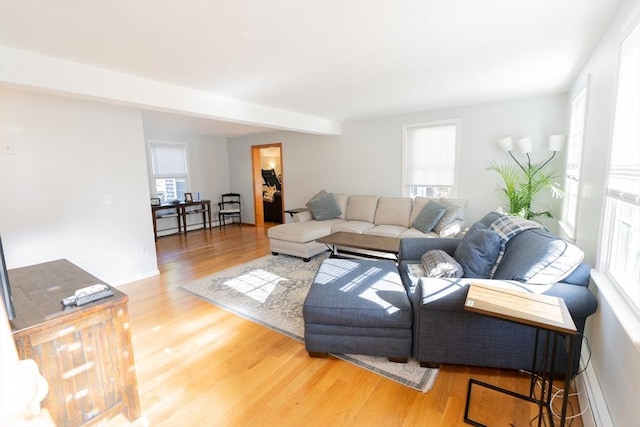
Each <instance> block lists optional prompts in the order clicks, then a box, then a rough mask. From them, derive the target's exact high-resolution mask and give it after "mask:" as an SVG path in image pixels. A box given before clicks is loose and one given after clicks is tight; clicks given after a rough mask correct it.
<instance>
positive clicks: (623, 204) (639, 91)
mask: <svg viewBox="0 0 640 427" xmlns="http://www.w3.org/2000/svg"><path fill="white" fill-rule="evenodd" d="M639 40H640V25H639V24H638V21H637V19H636V20H635V21H634V24H633V26H632V28H631V31H629V32H627V33H626V35H625V37H624V38H623V40H622V43H621V45H620V63H619V70H618V90H617V95H616V104H615V114H614V122H613V135H612V138H611V153H610V156H609V172H608V176H607V187H606V192H605V209H604V217H603V226H602V232H603V234H602V240H601V242H602V244H601V245H600V246H601V253H600V265H599V266H600V269H601V270H602V271H603V272H604V273H605V274H606V275H607V276H608V277H609V279H611V280H612V281H613V282H614V283H615V284H617V285H618V286H619V287H620V288H621V289H622V290H623V291H624V294H625V295H626V296H627V297H628V298H629V299H630V300H631V301H632V302H633V304H634V305H635V307H636V308H640V121H639V120H638V117H640V79H638V76H639V75H640V43H639Z"/></svg>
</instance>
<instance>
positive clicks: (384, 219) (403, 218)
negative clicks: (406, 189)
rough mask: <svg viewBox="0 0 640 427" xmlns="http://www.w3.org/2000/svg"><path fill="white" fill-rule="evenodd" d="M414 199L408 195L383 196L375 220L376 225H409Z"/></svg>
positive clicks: (406, 226) (379, 201)
mask: <svg viewBox="0 0 640 427" xmlns="http://www.w3.org/2000/svg"><path fill="white" fill-rule="evenodd" d="M412 205H413V201H412V200H411V199H410V198H408V197H402V198H400V197H381V198H379V199H378V207H377V208H376V215H375V218H374V220H373V223H374V224H375V225H401V226H403V227H405V228H408V227H409V217H410V216H411V206H412Z"/></svg>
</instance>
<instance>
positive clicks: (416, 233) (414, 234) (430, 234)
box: [398, 228, 439, 238]
mask: <svg viewBox="0 0 640 427" xmlns="http://www.w3.org/2000/svg"><path fill="white" fill-rule="evenodd" d="M398 237H400V238H403V237H420V238H423V237H439V236H438V235H437V234H436V233H434V232H433V231H430V232H428V233H423V232H422V231H420V230H418V229H416V228H409V229H407V230H406V231H403V232H402V233H401V234H400V235H399V236H398Z"/></svg>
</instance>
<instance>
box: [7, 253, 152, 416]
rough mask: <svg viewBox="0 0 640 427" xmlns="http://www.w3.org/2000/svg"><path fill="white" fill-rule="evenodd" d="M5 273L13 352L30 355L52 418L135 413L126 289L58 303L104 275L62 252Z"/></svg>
mask: <svg viewBox="0 0 640 427" xmlns="http://www.w3.org/2000/svg"><path fill="white" fill-rule="evenodd" d="M8 273H9V280H10V282H11V290H12V293H13V298H14V304H15V308H16V318H15V319H14V320H12V321H11V327H12V329H13V338H14V340H15V342H16V347H17V350H18V356H19V357H20V358H21V359H33V360H35V362H36V364H37V365H38V368H39V370H40V374H41V375H42V376H43V377H45V379H46V380H47V382H48V383H49V393H48V394H47V396H46V397H45V399H44V400H43V402H42V403H43V406H44V407H45V408H46V409H47V410H48V411H49V413H50V414H51V417H52V418H53V420H54V421H55V423H56V425H57V426H58V427H63V426H70V427H71V426H73V427H78V426H88V425H93V424H95V423H96V422H97V421H99V420H106V419H110V418H111V417H113V416H115V415H117V414H120V413H121V414H123V415H124V416H126V417H127V419H128V420H129V421H133V420H135V419H137V418H139V417H140V415H141V410H140V403H139V401H138V387H137V380H136V370H135V362H134V358H133V347H132V345H131V333H130V330H129V315H128V311H127V302H128V300H129V298H128V297H127V295H125V294H124V293H122V292H120V291H119V290H117V289H116V288H112V290H113V293H114V295H113V296H111V297H107V298H104V299H101V300H98V301H94V302H92V303H89V304H86V305H83V306H80V307H75V306H73V307H63V306H62V304H61V303H60V300H61V299H62V298H64V297H67V296H70V295H73V293H74V291H75V290H76V289H79V288H82V287H85V286H88V285H93V284H96V283H104V282H102V281H101V280H100V279H97V278H96V277H94V276H92V275H91V274H89V273H87V272H86V271H84V270H82V269H80V268H79V267H77V266H75V265H73V264H72V263H70V262H69V261H67V260H58V261H52V262H47V263H43V264H37V265H33V266H29V267H22V268H16V269H12V270H9V272H8Z"/></svg>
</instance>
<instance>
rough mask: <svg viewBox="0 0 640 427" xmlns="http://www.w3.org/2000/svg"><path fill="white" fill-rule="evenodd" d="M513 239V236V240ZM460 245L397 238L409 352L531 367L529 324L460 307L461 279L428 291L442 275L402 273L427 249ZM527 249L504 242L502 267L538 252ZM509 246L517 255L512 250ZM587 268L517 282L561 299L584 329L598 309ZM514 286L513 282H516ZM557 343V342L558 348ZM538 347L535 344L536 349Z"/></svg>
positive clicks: (560, 363)
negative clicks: (548, 279) (549, 280)
mask: <svg viewBox="0 0 640 427" xmlns="http://www.w3.org/2000/svg"><path fill="white" fill-rule="evenodd" d="M485 219H486V222H485V223H484V225H485V226H489V225H491V223H493V221H495V217H494V215H493V214H488V215H487V216H486V217H485V218H483V220H482V221H484V220H485ZM530 231H531V230H527V231H525V232H524V233H528V232H530ZM535 231H540V230H535ZM516 238H517V236H516V237H515V238H514V239H516ZM512 240H513V239H512ZM547 241H549V240H547ZM460 243H461V241H460V239H440V238H435V239H421V238H411V239H410V238H405V239H402V240H401V242H400V251H399V259H398V270H399V272H400V275H401V278H402V281H403V283H404V285H405V289H406V290H407V293H408V295H409V296H410V298H411V303H412V305H413V356H414V357H415V358H416V359H417V360H418V361H420V362H431V363H449V364H461V365H473V366H487V367H496V368H506V369H526V370H530V369H531V357H532V354H533V346H534V338H535V329H534V328H532V327H529V326H524V325H520V324H517V323H514V322H509V321H506V320H502V319H496V318H492V317H488V316H483V315H479V314H476V313H472V312H470V311H467V310H465V309H464V301H465V300H466V297H467V292H468V289H469V287H468V285H462V284H459V285H458V284H456V280H458V281H461V280H464V279H447V280H449V281H451V282H452V283H451V284H450V286H448V287H446V288H445V291H443V292H438V290H437V289H433V280H443V279H420V280H413V281H412V280H411V277H410V276H409V274H408V273H407V267H406V266H407V264H410V263H416V262H420V257H421V256H422V254H424V253H425V252H426V251H429V250H433V249H442V250H444V251H445V252H447V253H449V254H450V255H451V254H454V253H455V251H456V249H457V247H458V245H459V244H460ZM516 243H517V240H516ZM529 249H530V248H529V247H528V246H527V245H519V244H516V245H515V246H513V245H507V247H506V252H505V255H504V256H505V259H506V260H507V265H509V264H510V261H509V259H510V258H511V257H514V258H515V257H517V258H520V257H521V256H522V257H525V258H526V255H527V254H528V255H529V256H530V257H531V258H535V257H536V256H538V255H537V252H536V251H537V249H536V248H535V247H533V248H531V251H530V250H529ZM512 250H516V251H518V252H521V253H519V254H515V253H514V254H511V253H510V251H512ZM534 262H535V260H534V259H530V260H529V261H528V262H527V264H531V263H534ZM511 267H513V270H511V271H512V273H513V274H514V275H517V274H516V269H517V264H516V263H515V261H514V265H512V266H509V268H510V269H511ZM504 268H506V267H504ZM523 268H526V265H525V266H524V267H523ZM505 271H506V270H505ZM589 272H590V267H589V266H588V265H586V264H581V265H580V266H578V268H576V269H575V270H574V271H573V272H572V273H571V274H570V275H569V276H567V277H566V279H564V281H565V282H566V283H564V282H563V283H555V284H552V285H535V284H526V285H524V284H523V285H522V286H525V287H529V288H531V289H535V288H536V287H540V288H539V289H540V290H541V291H542V294H544V295H553V296H557V297H560V298H563V300H564V301H565V303H566V305H567V308H568V309H569V312H570V313H571V317H572V319H573V321H574V323H575V325H576V329H577V330H578V332H579V333H583V332H584V327H585V323H586V319H587V317H588V316H590V315H591V314H593V313H595V311H596V309H597V300H596V298H595V297H594V296H593V294H592V293H591V292H590V291H589V289H588V285H589ZM505 274H506V273H505ZM515 284H516V285H518V284H517V282H516V283H515ZM561 345H562V343H560V342H559V346H561ZM581 346H582V341H581V340H578V341H577V342H576V351H575V359H574V363H573V367H574V373H575V372H576V371H577V370H578V366H579V365H578V360H579V358H580V352H581ZM541 347H542V346H539V350H540V351H541ZM560 348H562V347H560ZM560 353H561V354H559V356H558V358H557V359H556V365H555V369H556V372H563V371H564V369H565V367H566V366H567V360H566V359H567V358H566V356H565V355H564V354H563V353H562V352H560ZM539 356H540V354H539ZM539 360H540V359H539Z"/></svg>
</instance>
